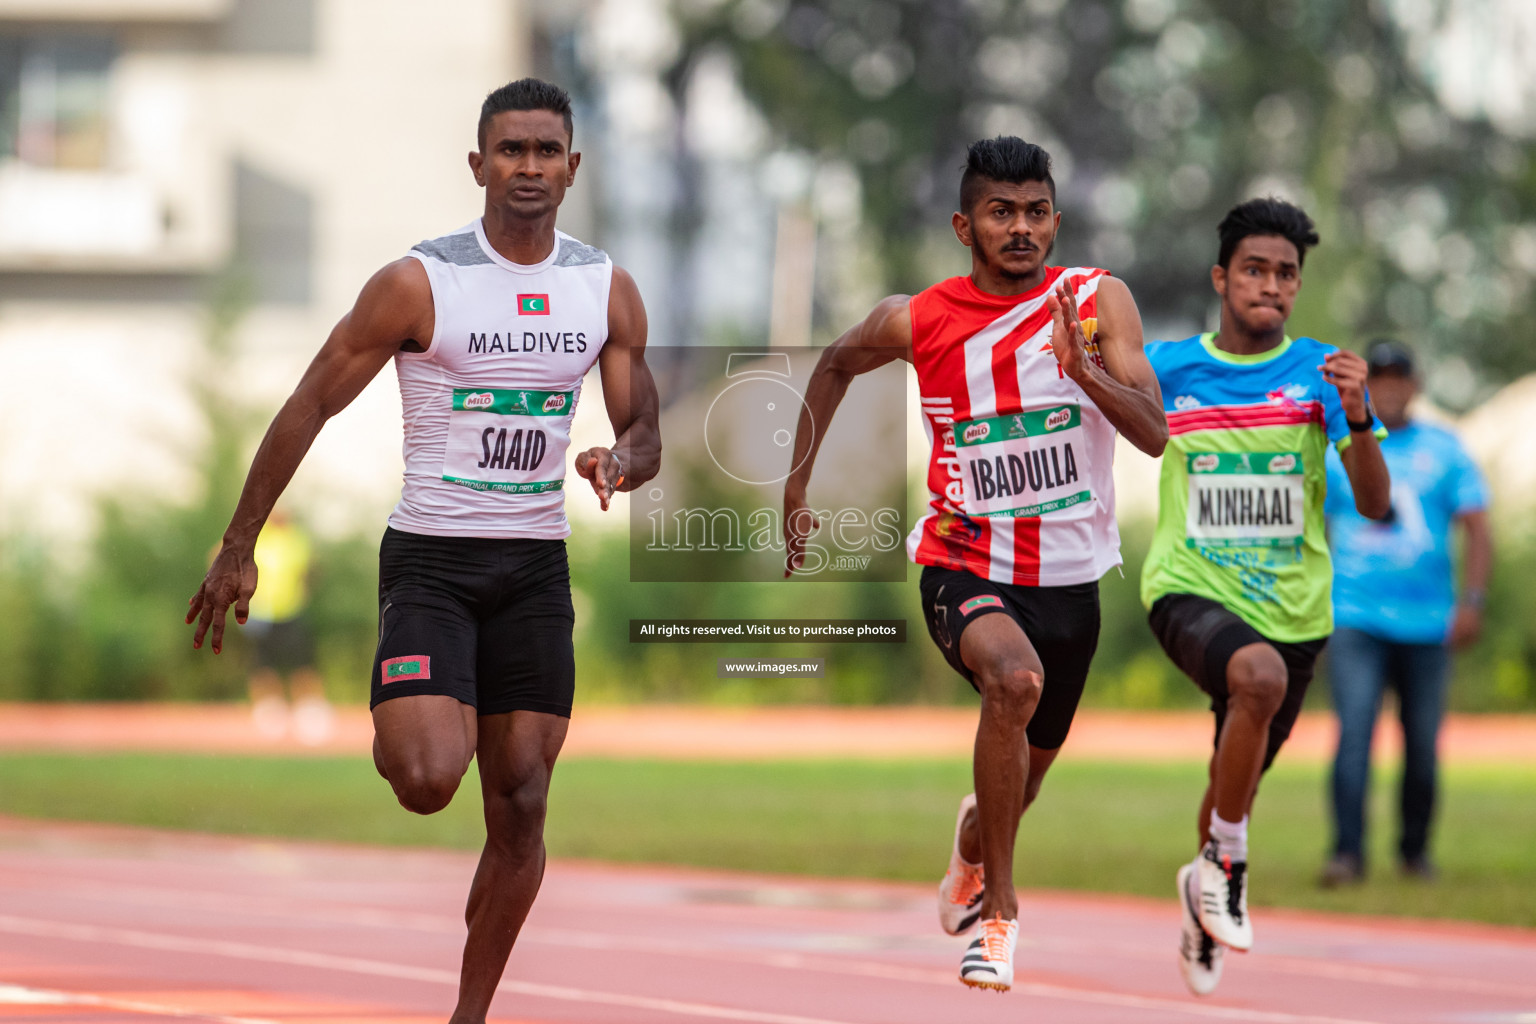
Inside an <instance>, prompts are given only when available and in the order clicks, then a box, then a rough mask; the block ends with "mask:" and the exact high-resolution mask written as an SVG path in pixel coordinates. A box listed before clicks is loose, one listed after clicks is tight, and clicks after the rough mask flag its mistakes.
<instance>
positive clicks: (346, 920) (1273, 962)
mask: <svg viewBox="0 0 1536 1024" xmlns="http://www.w3.org/2000/svg"><path fill="white" fill-rule="evenodd" d="M33 891H34V892H35V891H36V890H33ZM54 891H55V892H58V893H60V894H63V895H70V896H75V897H78V898H85V899H96V900H101V901H104V902H114V903H129V904H136V903H142V904H145V905H153V906H157V907H164V906H166V905H168V903H176V904H180V905H182V906H187V907H193V908H196V909H199V910H204V911H222V912H226V913H227V912H231V911H233V912H235V913H241V914H246V915H249V916H258V917H264V918H275V919H279V920H292V919H293V918H294V916H295V915H302V916H303V917H304V919H305V920H306V921H309V922H312V923H316V924H335V925H346V926H349V927H356V926H363V927H369V928H382V929H388V930H401V929H410V930H413V931H419V932H424V933H428V934H439V935H463V934H464V922H463V921H462V920H461V919H460V918H456V917H450V916H448V915H445V914H444V915H439V914H425V913H417V912H412V911H404V910H379V909H375V908H371V907H361V906H356V905H350V904H335V905H330V906H326V905H324V904H314V903H306V904H304V905H303V906H302V907H299V906H297V905H296V906H294V907H292V908H290V907H281V906H274V905H273V902H272V900H271V899H268V898H252V897H231V896H227V895H225V894H220V893H214V892H196V891H191V892H188V891H185V890H172V889H165V888H158V887H150V886H138V887H132V888H130V889H121V888H119V889H111V888H102V887H97V886H79V887H78V888H76V887H62V886H60V887H55V889H54ZM519 941H520V942H521V943H523V944H525V945H548V946H565V947H574V948H578V949H605V950H622V951H625V952H640V953H662V954H671V955H675V956H692V957H696V958H700V959H706V960H729V961H733V962H739V963H763V964H768V965H770V966H779V963H778V961H777V960H776V959H775V958H776V957H777V956H778V955H779V954H778V953H777V952H772V953H755V952H753V951H750V950H745V949H722V948H721V947H718V946H714V945H705V944H701V943H689V942H682V941H678V940H676V939H658V938H652V937H646V936H628V935H612V934H605V933H598V932H581V931H576V930H573V929H565V928H541V927H538V926H537V925H535V926H533V927H530V928H529V929H528V930H527V931H525V932H524V933H523V935H522V936H521V937H520V939H519ZM1029 941H1030V939H1029V937H1028V936H1020V946H1021V948H1023V947H1024V946H1025V945H1026V944H1027V943H1028V942H1029ZM1035 945H1036V947H1037V948H1039V949H1041V950H1043V951H1044V952H1046V953H1049V954H1064V953H1082V952H1086V951H1089V950H1090V949H1091V950H1097V951H1099V952H1100V953H1103V952H1106V951H1110V950H1111V947H1107V946H1106V945H1105V944H1103V943H1098V944H1090V943H1087V942H1079V941H1075V940H1058V939H1052V940H1050V941H1039V942H1036V943H1035ZM957 948H958V947H957ZM1112 952H1113V954H1114V955H1115V956H1118V957H1123V958H1126V959H1135V960H1142V961H1152V960H1156V961H1158V962H1163V961H1165V960H1166V959H1167V955H1166V953H1163V952H1154V951H1152V950H1149V949H1146V948H1144V947H1141V946H1132V945H1129V944H1125V943H1120V944H1115V945H1113V947H1112ZM1245 967H1246V968H1247V969H1249V970H1252V971H1257V972H1268V973H1272V974H1281V975H1291V976H1298V977H1303V978H1325V979H1327V980H1330V981H1344V982H1353V983H1355V984H1365V985H1377V986H1381V987H1384V988H1403V989H1413V990H1417V991H1431V992H1456V993H1464V994H1467V995H1484V996H1503V997H1511V998H1517V999H1531V998H1536V986H1532V985H1512V984H1508V983H1505V982H1497V981H1487V980H1484V979H1480V978H1463V977H1458V976H1455V975H1444V974H1416V973H1414V972H1412V971H1405V970H1401V969H1396V968H1391V967H1380V966H1371V965H1369V964H1359V963H1348V964H1345V963H1328V962H1326V961H1323V960H1313V959H1308V958H1305V957H1298V956H1290V955H1285V954H1276V955H1268V956H1261V957H1256V958H1253V959H1252V961H1251V962H1250V963H1247V964H1245ZM1533 1024H1536V1022H1533Z"/></svg>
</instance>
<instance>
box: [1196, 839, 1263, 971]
mask: <svg viewBox="0 0 1536 1024" xmlns="http://www.w3.org/2000/svg"><path fill="white" fill-rule="evenodd" d="M1194 868H1195V881H1196V884H1197V886H1198V887H1199V890H1200V903H1199V905H1198V911H1199V915H1200V927H1202V928H1204V929H1205V932H1206V934H1207V935H1209V936H1210V937H1211V938H1213V939H1215V940H1216V941H1217V942H1219V943H1221V944H1222V945H1223V946H1226V947H1227V948H1228V949H1235V950H1237V951H1238V952H1239V953H1246V952H1248V950H1249V949H1251V948H1253V922H1252V921H1251V920H1250V919H1249V917H1248V862H1247V861H1241V860H1233V859H1232V858H1231V857H1223V856H1221V855H1219V854H1218V853H1217V852H1216V840H1214V839H1212V840H1211V841H1210V842H1208V843H1206V844H1205V849H1203V850H1201V851H1200V856H1198V857H1196V858H1195V863H1194Z"/></svg>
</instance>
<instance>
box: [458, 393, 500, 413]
mask: <svg viewBox="0 0 1536 1024" xmlns="http://www.w3.org/2000/svg"><path fill="white" fill-rule="evenodd" d="M495 404H496V396H495V395H493V394H491V393H490V392H489V391H481V392H478V393H476V394H473V395H465V396H464V408H466V409H489V408H490V407H491V406H493V405H495Z"/></svg>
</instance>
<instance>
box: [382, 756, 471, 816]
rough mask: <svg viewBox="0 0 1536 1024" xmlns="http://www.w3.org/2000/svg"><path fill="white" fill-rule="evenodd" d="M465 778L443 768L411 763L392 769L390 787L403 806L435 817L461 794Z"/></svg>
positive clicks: (414, 811) (461, 773) (417, 812)
mask: <svg viewBox="0 0 1536 1024" xmlns="http://www.w3.org/2000/svg"><path fill="white" fill-rule="evenodd" d="M463 775H464V773H463V772H457V773H455V772H454V771H452V770H451V769H445V768H443V767H440V766H433V765H425V764H408V765H404V766H400V767H396V768H393V769H391V773H390V775H389V784H390V786H391V787H392V788H393V789H394V791H395V799H397V800H399V801H400V806H401V807H404V808H405V809H406V810H408V811H411V812H413V813H415V814H436V813H437V812H438V811H440V810H442V809H443V808H444V807H447V806H448V803H449V801H451V800H452V799H453V794H454V793H456V792H458V789H459V780H460V779H461V778H463Z"/></svg>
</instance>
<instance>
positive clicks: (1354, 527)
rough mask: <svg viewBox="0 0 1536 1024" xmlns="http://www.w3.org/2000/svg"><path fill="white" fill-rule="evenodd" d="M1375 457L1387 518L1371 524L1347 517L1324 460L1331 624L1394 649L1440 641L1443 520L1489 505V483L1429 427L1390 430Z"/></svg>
mask: <svg viewBox="0 0 1536 1024" xmlns="http://www.w3.org/2000/svg"><path fill="white" fill-rule="evenodd" d="M1381 455H1382V458H1384V459H1385V460H1386V463H1387V472H1388V473H1390V474H1391V476H1392V512H1391V514H1390V515H1389V516H1387V518H1386V519H1385V520H1383V521H1381V522H1379V523H1375V522H1372V521H1371V520H1369V519H1366V518H1365V517H1364V516H1362V515H1361V514H1360V513H1359V512H1357V511H1355V502H1354V492H1353V490H1352V489H1351V488H1350V486H1349V477H1348V475H1347V474H1345V472H1344V464H1343V463H1342V462H1340V461H1339V460H1338V459H1337V458H1336V457H1332V456H1330V457H1329V459H1328V500H1327V501H1326V502H1325V503H1324V504H1323V511H1324V513H1326V514H1327V516H1328V528H1329V531H1330V533H1331V535H1332V540H1333V546H1334V549H1335V550H1336V552H1337V554H1336V555H1335V557H1334V562H1335V565H1334V579H1333V614H1334V620H1335V624H1336V625H1337V626H1338V627H1339V628H1341V629H1342V628H1344V627H1345V626H1348V627H1350V628H1351V629H1361V630H1364V631H1365V632H1367V633H1370V634H1372V635H1374V636H1379V637H1381V638H1383V639H1385V640H1392V641H1396V642H1397V643H1405V644H1438V643H1443V642H1444V641H1445V637H1446V633H1447V631H1448V630H1449V629H1450V625H1451V613H1452V611H1453V609H1454V606H1455V603H1456V597H1455V582H1454V579H1453V576H1452V569H1451V536H1450V535H1451V523H1452V522H1453V521H1454V520H1455V518H1456V517H1457V516H1460V515H1464V514H1466V513H1468V512H1476V511H1478V510H1480V509H1485V508H1487V507H1488V485H1487V483H1486V482H1485V481H1484V480H1483V474H1482V472H1481V471H1480V470H1479V469H1478V468H1477V464H1476V463H1475V462H1473V461H1472V457H1471V456H1470V455H1468V454H1467V450H1466V449H1465V448H1463V447H1462V445H1461V442H1460V441H1458V440H1457V439H1456V435H1454V434H1452V433H1451V432H1450V431H1448V430H1442V429H1441V428H1440V427H1437V426H1435V425H1434V424H1432V423H1418V422H1411V423H1409V424H1408V425H1407V426H1405V427H1403V428H1402V429H1400V430H1394V431H1393V432H1392V436H1391V437H1389V438H1387V439H1386V440H1385V441H1383V442H1382V444H1381Z"/></svg>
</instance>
